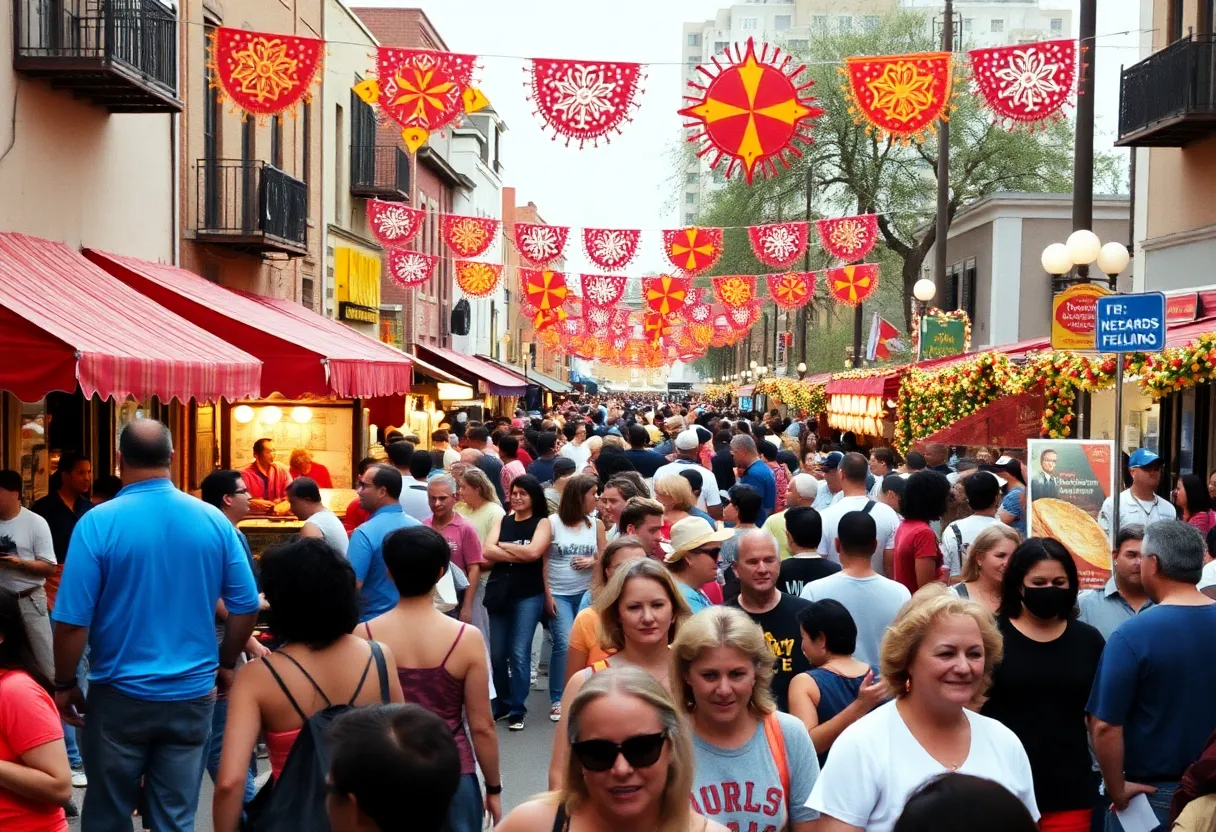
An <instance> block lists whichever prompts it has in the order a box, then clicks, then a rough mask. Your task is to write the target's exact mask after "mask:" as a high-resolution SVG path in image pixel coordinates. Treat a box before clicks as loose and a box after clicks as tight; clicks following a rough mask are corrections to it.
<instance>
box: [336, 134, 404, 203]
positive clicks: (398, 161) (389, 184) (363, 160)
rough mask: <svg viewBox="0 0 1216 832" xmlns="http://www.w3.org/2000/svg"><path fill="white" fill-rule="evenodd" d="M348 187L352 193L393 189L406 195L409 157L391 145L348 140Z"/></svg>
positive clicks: (379, 191)
mask: <svg viewBox="0 0 1216 832" xmlns="http://www.w3.org/2000/svg"><path fill="white" fill-rule="evenodd" d="M350 189H351V191H352V192H354V193H356V194H359V193H384V192H386V191H396V192H398V193H400V194H402V195H403V196H408V195H409V191H410V157H409V156H408V155H406V152H405V151H404V150H402V149H401V148H399V147H397V146H395V145H389V144H378V145H366V144H365V145H359V144H352V145H351V146H350Z"/></svg>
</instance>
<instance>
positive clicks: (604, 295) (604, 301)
mask: <svg viewBox="0 0 1216 832" xmlns="http://www.w3.org/2000/svg"><path fill="white" fill-rule="evenodd" d="M626 279H627V278H626V277H625V276H624V275H615V274H584V275H579V281H580V282H581V283H582V287H583V305H585V306H602V307H608V306H613V305H615V304H616V303H618V302H619V301H620V299H621V298H622V297H624V295H625V281H626Z"/></svg>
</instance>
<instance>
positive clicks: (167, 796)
mask: <svg viewBox="0 0 1216 832" xmlns="http://www.w3.org/2000/svg"><path fill="white" fill-rule="evenodd" d="M652 428H653V429H654V430H653V434H654V435H652V430H651V429H652ZM818 428H819V426H818V424H817V423H816V422H814V421H807V420H798V419H791V418H789V417H788V416H787V417H781V416H780V415H779V414H777V413H776V412H775V411H774V412H772V413H766V414H757V413H749V412H742V411H738V410H735V409H731V408H724V407H719V406H714V405H712V404H710V403H707V402H704V401H699V400H698V399H697V398H696V397H695V396H694V397H689V398H686V399H683V400H680V401H668V400H664V399H663V398H654V399H641V398H625V399H599V398H596V397H583V398H581V399H577V400H570V401H566V402H562V403H560V404H559V405H558V406H557V407H555V408H553V409H552V410H548V411H545V412H542V413H539V414H537V415H536V416H535V417H532V416H528V415H526V414H524V415H523V416H522V417H516V418H515V419H510V418H505V417H504V418H501V419H491V420H490V421H489V422H487V423H484V424H482V423H477V422H464V423H459V425H458V427H453V428H451V429H450V432H448V433H445V434H444V437H445V438H444V439H443V440H442V441H443V442H445V443H447V446H448V447H450V448H452V449H453V451H454V452H453V453H452V454H451V455H448V454H447V453H446V452H444V453H442V454H434V455H433V454H431V453H430V452H424V451H419V450H416V446H415V445H414V443H415V442H417V441H418V439H417V437H416V436H412V435H410V434H408V433H403V432H397V431H395V432H394V433H396V434H397V435H396V436H392V437H389V438H387V439H386V442H387V446H386V447H383V448H381V449H379V450H380V452H381V456H380V457H378V458H377V457H372V458H370V459H369V460H367V461H366V463H365V464H363V465H361V466H360V468H361V470H360V472H359V475H358V479H357V487H356V492H357V502H356V503H354V504H352V505H351V506H350V507H348V508H347V510H346V511H345V512H344V515H345V516H344V517H340V516H337V515H336V514H334V513H333V512H331V511H330V510H329V509H328V508H325V507H324V506H323V505H322V504H321V499H320V496H319V495H320V489H319V488H318V485H317V483H316V481H315V480H313V479H312V478H311V477H310V476H308V475H306V474H304V473H299V474H298V475H296V476H294V477H293V476H292V475H291V474H290V473H286V474H285V475H284V479H285V482H284V483H282V487H281V489H280V490H281V493H275V494H272V495H271V499H272V500H274V501H285V502H287V503H289V504H290V505H291V507H292V510H293V512H294V513H295V514H296V516H298V517H299V518H300V519H301V520H302V521H303V522H302V523H301V525H300V526H299V531H298V533H297V534H294V535H292V536H290V537H288V538H286V539H282V540H280V541H279V542H278V543H276V544H274V545H272V546H270V547H268V548H264V549H262V548H261V547H257V551H255V546H253V545H251V540H250V538H248V537H247V536H246V533H245V530H246V529H249V528H252V527H250V526H249V525H248V523H247V520H248V518H249V516H250V515H251V512H254V511H256V510H257V505H258V504H257V500H258V499H262V498H260V497H254V496H253V495H254V490H251V489H250V487H249V486H250V481H251V478H252V479H254V480H255V481H256V483H257V484H258V485H259V486H260V487H261V488H262V489H263V490H262V491H258V492H257V493H259V494H265V493H266V492H265V489H266V488H267V487H270V484H269V478H267V479H266V480H263V479H260V478H259V477H258V476H257V475H256V474H252V475H251V474H250V472H249V470H248V469H247V470H246V471H245V472H240V471H236V470H219V471H215V472H212V473H211V474H209V475H208V476H206V477H205V478H204V479H203V481H202V486H201V491H200V495H199V496H198V497H195V496H192V495H190V494H187V493H185V492H182V491H180V490H178V489H177V488H176V487H174V485H173V483H172V481H171V478H170V477H171V470H172V466H173V460H174V454H175V449H174V447H173V441H172V436H171V433H170V431H169V430H168V428H167V427H166V426H165V425H164V424H162V423H161V422H160V421H157V420H154V419H146V418H145V419H138V420H136V421H134V422H132V423H131V424H129V425H127V426H126V427H125V428H124V429H123V431H122V432H121V435H120V437H119V445H118V452H119V458H120V471H121V488H120V489H118V490H117V493H116V494H114V495H112V496H110V495H99V494H98V493H96V492H95V490H94V489H93V488H92V482H91V472H89V471H88V470H87V469H85V468H84V466H82V465H81V460H80V458H79V457H77V456H73V455H64V457H63V458H62V459H61V461H60V464H59V470H58V472H57V480H56V485H57V486H58V488H57V490H56V491H54V492H53V493H52V494H51V495H50V497H52V498H53V499H49V498H48V500H49V501H46V500H44V501H40V503H39V504H38V505H36V506H35V507H34V508H33V509H29V508H26V507H24V506H23V505H22V504H21V500H20V492H21V483H20V478H19V476H18V475H16V474H14V473H13V472H11V471H0V545H2V546H4V547H6V549H5V554H4V555H3V557H2V558H0V829H4V830H19V832H62V830H65V829H68V828H79V829H82V830H85V832H94V830H98V832H112V831H113V832H117V830H122V832H126V830H128V829H130V828H132V825H134V828H139V827H140V826H142V827H143V828H146V829H153V830H158V832H160V830H165V832H189V830H194V829H198V830H203V832H211V830H214V832H238V830H241V831H242V832H243V831H244V830H257V831H258V832H261V831H263V830H266V831H269V830H286V829H292V830H305V831H306V832H307V831H308V830H317V831H318V832H325V831H328V832H376V830H380V831H381V832H384V831H385V830H420V831H421V832H440V830H443V831H444V832H448V831H449V830H450V832H479V830H482V829H484V828H486V827H487V826H495V827H497V828H499V829H502V830H505V832H532V830H545V832H547V830H550V829H554V830H559V832H560V831H561V830H567V832H582V830H596V831H597V832H598V830H634V829H656V830H671V831H672V832H676V830H679V831H680V832H685V831H686V830H687V831H688V832H702V830H712V832H721V830H723V829H729V830H744V831H745V832H779V830H791V832H809V830H825V832H835V830H850V829H858V830H880V831H882V832H885V830H896V832H902V830H909V829H930V828H933V829H948V830H954V829H967V828H976V827H975V825H974V823H975V819H977V818H997V817H999V823H997V824H996V825H997V828H999V829H1001V830H1005V829H1008V830H1011V832H1012V831H1014V830H1016V832H1022V830H1025V832H1030V831H1031V830H1035V829H1038V830H1048V831H1049V832H1082V830H1090V829H1095V830H1097V829H1105V830H1111V832H1118V830H1120V829H1145V830H1151V829H1162V830H1210V829H1212V828H1213V824H1214V823H1216V800H1213V799H1212V794H1213V793H1214V792H1216V764H1214V763H1213V761H1214V760H1216V739H1214V738H1216V699H1214V698H1213V697H1212V696H1211V695H1210V692H1211V691H1212V690H1214V689H1216V600H1213V598H1212V597H1209V595H1210V591H1209V589H1208V583H1207V582H1206V581H1205V579H1204V575H1205V573H1207V572H1210V571H1211V570H1209V569H1208V568H1207V564H1209V563H1211V562H1212V557H1211V544H1212V542H1213V541H1212V537H1213V533H1212V532H1210V530H1209V533H1208V535H1207V539H1205V537H1204V535H1203V534H1202V533H1201V530H1200V529H1199V528H1197V527H1196V525H1195V524H1194V523H1190V522H1185V521H1184V520H1178V519H1175V518H1174V517H1172V516H1166V515H1167V514H1168V512H1165V511H1164V510H1159V511H1158V512H1157V514H1158V515H1159V516H1160V519H1153V518H1151V517H1143V516H1138V517H1136V518H1134V519H1137V520H1148V521H1149V522H1147V523H1128V524H1126V525H1124V526H1123V527H1122V528H1121V530H1120V531H1119V533H1118V535H1117V537H1116V540H1115V545H1114V547H1113V552H1112V553H1111V557H1112V570H1111V577H1110V580H1109V582H1108V583H1107V584H1106V586H1105V587H1103V588H1098V589H1089V590H1085V591H1082V590H1081V579H1080V574H1079V571H1078V566H1077V561H1076V559H1075V558H1074V556H1073V554H1072V553H1071V551H1070V544H1071V543H1072V542H1073V541H1071V539H1070V538H1069V537H1068V536H1067V535H1064V536H1063V537H1062V538H1060V539H1057V538H1055V537H1051V536H1037V537H1030V538H1025V537H1024V536H1023V535H1022V534H1021V533H1020V532H1019V531H1018V530H1017V529H1016V528H1015V527H1014V526H1013V525H1012V524H1011V523H1008V522H1005V520H1006V519H1014V516H1017V515H1024V514H1025V506H1024V503H1022V502H1020V501H1023V500H1024V499H1025V497H1024V491H1023V490H1022V489H1021V486H1020V483H1023V482H1025V481H1026V478H1025V476H1024V475H1023V474H1022V471H1021V469H1020V465H1021V463H1020V462H1019V461H1018V460H1017V459H1014V458H1009V457H1003V456H1000V455H999V454H998V455H993V454H991V453H988V452H987V451H985V456H986V460H993V459H997V457H1000V458H999V460H998V461H996V462H990V461H978V460H977V459H975V458H974V457H971V456H962V457H958V456H956V458H954V459H953V460H952V461H950V462H946V461H943V462H941V463H938V466H939V468H940V470H933V469H931V468H924V469H915V470H909V469H911V468H913V466H915V465H918V464H920V463H921V462H922V460H918V459H916V457H914V456H913V454H912V453H910V454H909V455H908V457H909V458H908V459H903V458H900V457H898V456H896V455H894V454H893V453H891V452H890V450H889V449H885V448H873V449H870V448H866V447H864V446H860V445H859V444H858V443H857V440H856V438H855V437H854V436H853V435H852V434H843V435H837V436H831V437H829V436H825V437H823V438H822V439H821V438H820V437H819V436H818V434H817V430H818ZM584 437H586V438H585V439H584ZM626 437H627V440H628V441H625V438H626ZM593 439H595V440H599V441H598V442H594V443H593V442H592V440H593ZM573 443H577V444H578V446H579V447H576V449H575V450H572V451H565V449H566V448H567V447H569V446H570V445H571V444H573ZM758 443H760V444H767V445H769V446H770V447H771V448H773V449H780V450H781V451H783V452H784V451H789V452H790V453H789V454H788V458H789V460H790V461H789V463H788V464H787V463H786V462H775V463H774V464H776V465H778V466H780V468H781V470H780V472H779V473H780V476H777V475H775V474H774V471H773V469H772V467H771V466H770V465H769V464H768V463H767V462H766V460H767V459H768V458H769V457H773V458H774V459H778V458H779V457H777V456H776V455H775V454H774V453H771V452H769V451H767V450H766V449H759V450H758V448H759V446H758ZM471 444H474V445H476V446H477V447H475V448H473V447H471ZM582 446H590V450H589V452H588V453H586V454H584V453H582ZM659 447H662V448H664V449H666V450H667V453H662V452H661V451H659V450H656V449H655V448H659ZM456 449H459V451H456ZM263 450H264V446H263ZM504 450H505V456H507V457H509V462H508V464H506V465H501V466H487V465H484V464H483V465H478V464H477V462H478V461H479V460H481V459H486V458H496V457H497V456H498V455H499V454H502V453H503V451H504ZM928 450H930V452H931V456H937V457H939V458H942V459H943V460H945V459H948V458H949V457H947V456H945V455H943V454H941V453H940V449H936V448H930V449H928ZM470 451H475V452H476V454H471V453H469V452H470ZM563 451H565V452H563ZM867 451H868V452H869V453H868V454H867ZM723 452H725V453H727V455H728V456H729V458H730V463H731V465H732V470H731V472H730V473H731V475H732V476H733V477H734V479H735V484H734V485H733V486H731V487H730V488H729V489H728V490H725V491H721V490H718V489H716V485H717V484H718V482H717V480H716V474H715V473H714V472H713V470H712V468H713V467H714V464H713V460H714V459H715V458H716V457H717V455H718V454H720V453H723ZM524 456H527V457H529V458H530V459H531V460H532V461H531V463H530V464H528V465H527V466H526V467H525V466H522V464H521V466H520V467H523V468H524V470H523V471H522V472H521V471H519V470H512V468H513V466H514V463H515V462H517V461H519V460H520V459H521V457H524ZM783 456H784V454H783ZM266 462H267V463H269V464H272V465H273V452H271V453H270V455H268V456H267V457H266ZM639 463H640V464H639ZM706 463H708V466H707V465H706ZM1131 465H1132V466H1133V471H1140V472H1142V473H1141V474H1137V475H1135V477H1136V479H1135V481H1140V479H1148V478H1151V477H1154V476H1155V477H1159V476H1160V474H1159V471H1154V470H1153V469H1154V467H1156V468H1158V469H1159V467H1160V463H1159V460H1157V459H1156V458H1155V456H1154V455H1153V454H1152V453H1151V452H1148V451H1144V452H1137V454H1134V455H1132V457H1131ZM251 467H253V468H256V467H257V466H256V463H255V465H254V466H251ZM403 468H404V471H405V472H403V470H402V469H403ZM875 469H877V473H876V470H875ZM259 470H260V469H259ZM275 470H277V469H275ZM487 470H489V471H492V472H493V475H496V476H497V478H498V482H497V483H496V482H495V481H494V480H493V479H491V476H492V475H491V474H488V473H487ZM406 472H408V473H406ZM648 474H649V476H647V475H648ZM1007 474H1009V476H1006V475H1007ZM870 480H874V481H873V482H871V481H870ZM779 483H780V485H781V487H778V484H779ZM895 483H899V485H895ZM956 483H957V484H959V485H960V486H961V487H960V488H958V489H957V492H956V491H955V489H954V484H956ZM498 487H501V488H502V490H503V494H504V496H505V497H506V502H505V504H503V503H502V502H501V501H500V499H499V496H498ZM707 487H709V488H711V489H714V490H717V491H718V493H717V494H715V495H714V496H715V497H716V498H717V501H716V502H713V503H710V501H709V499H708V498H707V497H708V495H706V494H705V489H706V488H707ZM824 493H827V494H829V495H831V496H830V497H828V498H827V500H826V501H821V500H820V496H821V495H822V494H824ZM874 495H878V496H877V498H876V497H875V496H874ZM1205 496H1207V495H1206V491H1205V492H1203V493H1199V492H1198V491H1197V489H1196V487H1195V484H1194V483H1190V484H1187V483H1183V484H1181V485H1179V487H1178V488H1177V489H1176V490H1175V494H1174V497H1175V499H1176V500H1177V501H1178V502H1179V503H1180V504H1181V505H1179V507H1178V508H1179V510H1180V513H1182V514H1183V515H1184V516H1187V517H1190V516H1192V515H1193V514H1195V513H1196V511H1197V510H1206V509H1205V507H1206V506H1207V505H1209V503H1208V502H1205V500H1204V497H1205ZM420 498H421V499H420ZM1011 498H1012V499H1011ZM56 501H57V502H56ZM825 502H826V504H825ZM424 503H425V504H424ZM702 503H704V505H705V508H701V504H702ZM276 504H277V503H276V502H272V507H273V506H274V505H276ZM816 504H819V505H821V506H822V508H815V505H816ZM710 508H712V509H714V510H715V511H714V512H712V513H711V512H710V511H708V509H710ZM272 510H273V508H272ZM715 514H719V515H720V518H716V517H715V516H714V515H715ZM352 515H354V516H356V517H358V518H360V522H358V523H356V524H354V526H353V528H349V530H348V528H344V523H343V521H344V520H346V521H349V520H350V519H351V517H352ZM420 515H423V516H420ZM947 516H948V517H949V522H947V523H944V524H943V522H942V520H943V518H944V517H947ZM1002 518H1004V519H1002ZM347 525H348V527H349V523H348V524H347ZM777 535H781V536H782V538H783V539H781V540H779V539H778V537H777ZM546 717H548V718H547V719H546ZM77 815H78V817H77ZM1133 816H1138V817H1140V818H1141V820H1139V821H1135V822H1134V823H1139V824H1140V825H1139V826H1131V827H1129V826H1128V824H1129V823H1133V821H1132V820H1130V818H1132V817H1133ZM1145 819H1148V820H1145Z"/></svg>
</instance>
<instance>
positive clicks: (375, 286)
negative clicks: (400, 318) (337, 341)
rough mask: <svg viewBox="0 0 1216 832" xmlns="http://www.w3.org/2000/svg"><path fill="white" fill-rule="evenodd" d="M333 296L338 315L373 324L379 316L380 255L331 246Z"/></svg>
mask: <svg viewBox="0 0 1216 832" xmlns="http://www.w3.org/2000/svg"><path fill="white" fill-rule="evenodd" d="M334 299H335V300H336V301H338V317H339V318H341V319H343V320H346V321H358V322H360V323H368V324H374V323H376V320H377V318H378V317H379V315H380V257H379V256H378V255H376V254H373V253H371V252H363V251H360V250H359V249H354V248H348V247H346V246H339V247H337V248H335V249H334Z"/></svg>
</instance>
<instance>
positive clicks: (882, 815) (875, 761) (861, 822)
mask: <svg viewBox="0 0 1216 832" xmlns="http://www.w3.org/2000/svg"><path fill="white" fill-rule="evenodd" d="M963 713H964V714H965V715H966V717H967V721H968V722H969V723H971V748H970V750H969V751H968V753H967V759H966V760H964V761H963V764H962V765H961V766H959V767H958V769H957V771H958V773H959V774H971V775H974V776H976V777H983V778H986V779H988V780H993V781H995V782H997V783H999V784H1001V785H1002V786H1004V787H1005V788H1006V789H1008V790H1009V791H1011V792H1012V793H1013V795H1014V797H1016V798H1017V799H1018V800H1020V801H1022V805H1024V806H1025V807H1026V808H1027V810H1028V811H1029V812H1030V816H1031V817H1032V818H1034V819H1035V820H1036V821H1037V820H1038V819H1039V808H1038V805H1037V804H1036V803H1035V799H1034V780H1033V778H1032V776H1031V773H1030V760H1028V759H1027V757H1026V752H1025V751H1024V750H1023V749H1022V744H1021V743H1020V742H1019V741H1018V738H1017V736H1015V735H1014V733H1013V732H1012V731H1010V730H1009V729H1008V728H1006V727H1005V726H1004V725H1002V724H1001V723H999V722H997V721H996V720H995V719H990V718H988V717H986V716H981V715H980V714H977V713H974V712H972V711H969V710H965V709H964V710H963ZM947 771H948V769H947V768H946V767H945V766H943V765H942V764H941V763H939V762H938V761H937V760H935V759H933V758H932V757H931V756H929V752H927V751H925V749H924V747H923V746H921V744H920V743H919V742H917V741H916V738H915V737H913V736H912V732H911V731H909V730H908V726H907V725H906V724H905V723H904V720H903V717H901V716H900V715H899V710H898V708H897V707H896V703H895V702H894V701H892V702H888V703H887V704H885V705H880V706H878V707H877V708H875V709H874V710H873V711H871V712H870V713H868V714H866V715H865V716H863V717H862V718H861V719H859V720H857V721H856V722H854V723H853V724H852V725H850V726H849V727H848V728H845V729H844V731H843V732H841V734H840V736H839V737H837V738H836V742H834V743H832V753H831V754H830V755H829V756H828V761H827V764H826V765H824V767H823V772H822V773H821V774H820V775H819V779H818V780H817V781H815V788H814V789H813V790H812V791H811V798H810V800H809V801H807V805H809V806H810V807H811V808H812V809H815V810H816V811H818V812H819V813H820V814H821V815H827V816H829V817H833V818H835V819H836V820H838V821H841V822H842V823H845V824H848V825H849V826H856V827H859V828H861V829H865V830H866V832H891V830H892V829H893V828H894V827H895V822H896V821H897V820H898V819H899V816H900V814H901V813H902V812H903V810H904V804H905V803H907V802H908V798H909V797H910V796H911V794H912V792H914V791H916V789H918V788H919V787H920V786H921V785H922V784H923V783H924V782H925V781H926V780H929V779H930V778H933V777H936V776H937V775H939V774H945V773H947Z"/></svg>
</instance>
